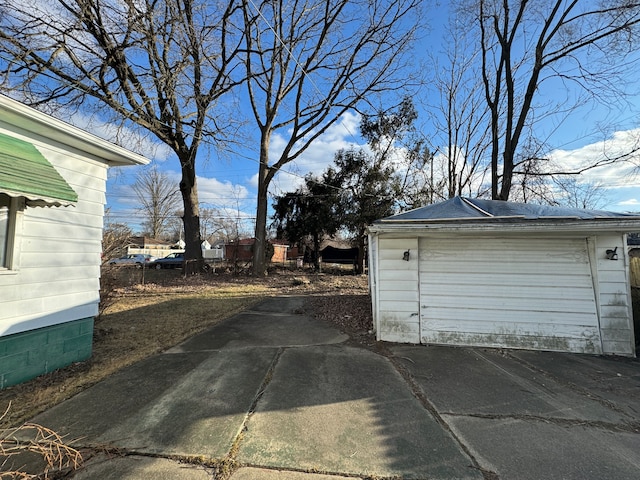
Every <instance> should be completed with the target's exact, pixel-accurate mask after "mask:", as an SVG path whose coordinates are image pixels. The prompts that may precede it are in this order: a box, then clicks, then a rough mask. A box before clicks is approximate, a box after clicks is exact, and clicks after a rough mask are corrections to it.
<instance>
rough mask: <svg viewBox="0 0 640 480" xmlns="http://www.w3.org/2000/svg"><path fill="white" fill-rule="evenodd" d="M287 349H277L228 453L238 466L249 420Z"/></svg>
mask: <svg viewBox="0 0 640 480" xmlns="http://www.w3.org/2000/svg"><path fill="white" fill-rule="evenodd" d="M284 351H285V349H284V348H282V347H280V348H278V349H277V350H276V353H275V355H274V356H273V359H272V360H271V364H270V365H269V368H268V369H267V373H266V374H265V376H264V379H263V380H262V383H261V384H260V386H259V387H258V391H257V392H256V394H255V396H254V397H253V401H252V402H251V405H250V406H249V409H248V410H247V413H246V414H245V416H244V419H243V420H242V423H241V424H240V427H239V429H238V433H237V435H236V437H235V439H234V440H233V443H232V444H231V449H230V450H229V453H228V454H227V458H228V459H229V461H230V462H231V464H232V465H235V466H236V468H237V461H236V457H237V455H238V451H239V449H240V444H241V443H242V440H243V437H244V433H245V432H246V431H247V427H248V424H249V421H250V419H251V417H252V416H253V414H254V412H255V411H256V407H257V406H258V402H259V401H260V399H261V398H262V396H263V395H264V392H265V391H266V389H267V387H268V386H269V384H270V383H271V380H272V379H273V373H274V371H275V369H276V366H277V365H278V362H279V361H280V358H281V357H282V354H283V353H284Z"/></svg>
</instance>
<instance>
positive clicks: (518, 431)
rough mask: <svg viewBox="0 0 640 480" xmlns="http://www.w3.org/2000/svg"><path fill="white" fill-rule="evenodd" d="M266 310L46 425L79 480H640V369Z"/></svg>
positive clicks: (126, 374) (284, 303)
mask: <svg viewBox="0 0 640 480" xmlns="http://www.w3.org/2000/svg"><path fill="white" fill-rule="evenodd" d="M303 304H304V299H303V298H301V297H286V298H285V297H282V298H274V299H269V300H267V301H265V302H264V303H262V304H260V305H259V306H258V307H255V309H254V310H251V311H246V312H244V313H241V314H239V315H236V316H234V317H232V318H230V319H228V320H227V321H225V322H224V323H222V324H220V325H218V326H216V327H214V328H212V329H211V330H209V331H207V332H205V333H203V334H200V335H198V336H196V337H194V338H192V339H190V340H189V341H187V342H185V343H184V344H182V345H180V346H178V347H176V348H173V349H171V350H169V351H167V352H165V353H163V354H161V355H158V356H155V357H153V358H149V359H147V360H144V361H142V362H140V363H138V364H136V365H133V366H132V367H130V368H127V369H125V370H123V371H121V372H119V373H117V374H116V375H114V376H112V377H110V378H109V379H107V380H105V381H103V382H101V383H99V384H97V385H95V386H94V387H92V388H90V389H88V390H86V391H84V392H82V393H81V394H79V395H77V396H75V397H74V398H72V399H70V400H68V401H67V402H64V403H62V404H60V405H58V406H56V407H55V408H53V409H51V410H49V411H47V412H45V413H44V414H42V415H40V416H39V417H37V418H36V419H35V421H36V422H38V423H40V424H43V425H45V426H47V427H50V428H52V429H54V430H55V431H57V432H59V433H61V434H63V435H65V436H66V438H67V439H68V440H73V443H74V444H75V446H77V447H80V448H83V449H84V448H89V449H90V450H87V452H89V451H90V452H92V453H91V454H90V455H89V454H87V455H85V456H86V457H88V461H87V462H86V464H85V467H84V468H83V469H82V470H80V471H78V472H77V473H76V474H75V475H74V477H73V478H75V479H104V480H109V479H114V480H115V479H118V480H129V479H131V480H133V479H147V478H148V479H154V480H157V479H184V480H195V479H216V478H229V475H231V476H230V478H231V480H249V479H255V480H271V479H274V480H275V479H285V480H286V479H288V480H340V479H346V478H351V479H353V478H361V479H373V478H375V479H391V478H394V479H397V478H400V479H483V478H484V479H492V480H495V479H508V480H519V479H522V480H525V479H565V480H566V479H581V480H582V479H616V480H624V479H629V480H631V479H633V480H637V479H638V478H640V363H639V362H638V361H636V360H632V359H616V358H599V357H590V356H580V355H570V354H555V353H546V352H545V353H541V352H528V351H499V350H489V349H473V348H449V347H433V346H407V345H391V344H387V345H385V349H386V351H387V352H388V353H387V354H386V355H381V354H378V353H375V352H372V351H370V350H368V349H365V348H362V347H359V346H357V345H355V344H354V343H353V342H350V341H348V338H347V337H346V336H345V335H343V334H341V333H340V332H339V331H337V330H335V329H334V328H333V327H331V326H329V325H327V324H324V323H321V322H317V321H315V320H313V319H311V318H310V317H308V316H305V315H302V314H300V313H296V312H300V311H302V307H303Z"/></svg>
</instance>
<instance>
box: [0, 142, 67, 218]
mask: <svg viewBox="0 0 640 480" xmlns="http://www.w3.org/2000/svg"><path fill="white" fill-rule="evenodd" d="M0 193H5V194H7V195H9V196H11V197H25V198H26V199H27V205H30V206H51V205H55V206H61V205H72V204H74V203H76V202H77V201H78V195H77V194H76V192H74V191H73V189H72V188H71V187H70V186H69V184H68V183H67V182H66V181H65V180H64V178H62V176H61V175H60V174H59V173H58V172H57V171H56V169H55V168H54V166H53V165H51V163H50V162H49V161H48V160H47V159H46V158H44V157H43V156H42V154H41V153H40V152H39V151H38V149H37V148H36V147H35V146H33V145H32V144H30V143H28V142H24V141H22V140H18V139H16V138H13V137H10V136H8V135H4V134H2V133H0Z"/></svg>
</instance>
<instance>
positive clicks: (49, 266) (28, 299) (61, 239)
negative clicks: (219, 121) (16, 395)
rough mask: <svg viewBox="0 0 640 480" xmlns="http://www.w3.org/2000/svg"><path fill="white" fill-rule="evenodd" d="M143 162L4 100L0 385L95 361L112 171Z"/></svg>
mask: <svg viewBox="0 0 640 480" xmlns="http://www.w3.org/2000/svg"><path fill="white" fill-rule="evenodd" d="M145 163H148V160H147V159H146V158H144V157H142V156H140V155H138V154H135V153H133V152H130V151H128V150H126V149H124V148H122V147H119V146H117V145H114V144H112V143H110V142H107V141H105V140H102V139H100V138H98V137H96V136H94V135H91V134H89V133H87V132H85V131H83V130H80V129H78V128H75V127H73V126H71V125H69V124H67V123H65V122H62V121H60V120H57V119H55V118H52V117H50V116H48V115H45V114H43V113H41V112H38V111H36V110H34V109H32V108H29V107H27V106H25V105H23V104H22V103H20V102H16V101H15V100H12V99H10V98H8V97H5V96H1V95H0V388H4V387H7V386H9V385H14V384H16V383H20V382H23V381H25V380H28V379H30V378H33V377H36V376H38V375H40V374H42V373H45V372H49V371H52V370H54V369H57V368H60V367H63V366H65V365H68V364H70V363H72V362H76V361H81V360H85V359H87V358H88V357H90V356H91V344H92V340H93V318H94V317H95V316H96V315H97V313H98V302H99V281H100V255H101V251H102V248H101V241H102V223H103V214H104V205H105V190H106V180H107V168H108V167H109V166H119V165H139V164H145Z"/></svg>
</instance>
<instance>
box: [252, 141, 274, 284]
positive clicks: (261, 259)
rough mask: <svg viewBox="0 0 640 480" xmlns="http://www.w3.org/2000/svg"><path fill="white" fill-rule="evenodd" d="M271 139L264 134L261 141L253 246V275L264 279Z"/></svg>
mask: <svg viewBox="0 0 640 480" xmlns="http://www.w3.org/2000/svg"><path fill="white" fill-rule="evenodd" d="M268 162H269V137H268V134H263V135H262V138H261V140H260V168H259V170H258V198H257V201H258V205H257V209H256V229H255V239H254V244H253V274H254V275H255V276H256V277H262V276H264V274H265V271H266V258H265V243H266V241H267V202H268V200H269V199H268V190H269V180H270V179H269V178H268V174H269V163H268Z"/></svg>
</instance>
